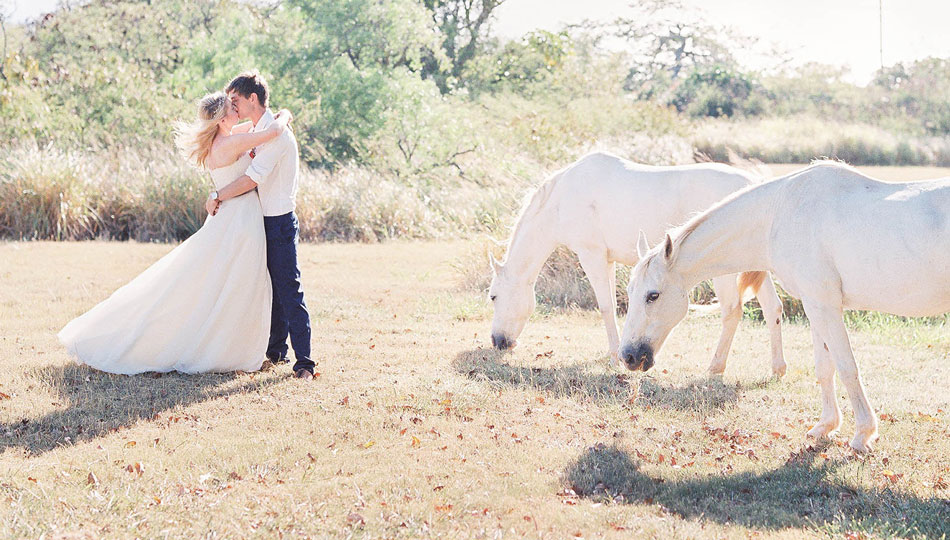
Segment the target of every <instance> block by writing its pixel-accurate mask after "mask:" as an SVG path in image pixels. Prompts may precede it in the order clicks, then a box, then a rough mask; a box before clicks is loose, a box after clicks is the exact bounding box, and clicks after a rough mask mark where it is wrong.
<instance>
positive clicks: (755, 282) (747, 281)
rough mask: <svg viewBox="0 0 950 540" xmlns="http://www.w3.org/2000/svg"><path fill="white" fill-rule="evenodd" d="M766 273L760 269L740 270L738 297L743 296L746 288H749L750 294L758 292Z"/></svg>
mask: <svg viewBox="0 0 950 540" xmlns="http://www.w3.org/2000/svg"><path fill="white" fill-rule="evenodd" d="M766 275H767V274H766V273H765V272H762V271H756V272H742V273H741V274H739V278H738V281H739V298H743V297H744V296H745V292H746V291H747V290H751V291H752V294H758V292H759V289H760V288H761V287H762V283H764V282H765V278H766Z"/></svg>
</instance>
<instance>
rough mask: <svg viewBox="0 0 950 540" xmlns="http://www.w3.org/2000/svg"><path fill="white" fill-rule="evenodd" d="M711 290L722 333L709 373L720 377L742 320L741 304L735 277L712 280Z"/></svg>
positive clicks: (731, 275)
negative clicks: (716, 304) (717, 310)
mask: <svg viewBox="0 0 950 540" xmlns="http://www.w3.org/2000/svg"><path fill="white" fill-rule="evenodd" d="M713 290H715V291H716V298H718V299H719V310H720V311H721V312H722V332H721V333H720V334H719V345H718V346H717V347H716V354H715V355H713V359H712V362H710V363H709V373H711V374H713V375H721V374H722V372H723V371H725V370H726V358H727V357H728V356H729V349H730V348H731V347H732V338H734V337H735V335H736V328H737V327H738V326H739V320H740V319H741V318H742V302H741V301H740V298H739V288H738V286H737V283H736V275H735V274H729V275H726V276H719V277H717V278H713Z"/></svg>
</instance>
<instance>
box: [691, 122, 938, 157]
mask: <svg viewBox="0 0 950 540" xmlns="http://www.w3.org/2000/svg"><path fill="white" fill-rule="evenodd" d="M692 141H693V144H694V145H695V146H696V149H697V150H698V151H700V152H702V153H704V154H706V155H708V156H709V157H711V158H712V159H713V160H715V161H726V162H728V161H729V153H730V150H732V151H734V152H736V153H738V154H739V155H740V156H743V157H747V158H755V159H758V160H761V161H764V162H766V163H808V162H810V161H811V160H812V159H815V158H817V157H822V156H827V157H833V158H838V159H842V160H844V161H847V162H848V163H850V164H852V165H937V166H942V167H945V166H950V138H947V137H933V136H923V135H920V136H915V135H911V134H907V133H895V132H891V131H887V130H885V129H883V128H881V127H878V126H873V125H870V124H858V123H842V122H839V121H835V120H826V119H822V118H814V117H806V116H791V117H785V118H758V119H741V120H734V121H729V120H715V121H713V120H707V121H703V122H699V123H697V125H696V127H695V131H694V132H693V135H692Z"/></svg>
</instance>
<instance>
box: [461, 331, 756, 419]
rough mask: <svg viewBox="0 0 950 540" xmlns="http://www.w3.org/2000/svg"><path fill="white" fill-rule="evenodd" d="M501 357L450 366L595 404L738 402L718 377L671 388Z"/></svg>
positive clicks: (485, 355)
mask: <svg viewBox="0 0 950 540" xmlns="http://www.w3.org/2000/svg"><path fill="white" fill-rule="evenodd" d="M506 354H508V353H506V352H504V351H498V350H495V349H484V348H481V347H479V348H477V349H474V350H470V351H463V352H460V353H458V354H457V355H456V356H455V359H454V360H453V361H452V367H453V368H454V369H455V371H456V372H458V373H460V374H462V375H465V376H466V377H468V378H469V379H472V380H475V381H482V382H486V383H489V384H491V385H493V386H496V387H508V388H530V389H534V390H537V391H541V392H545V393H548V394H550V395H552V396H554V397H569V398H583V399H590V400H592V401H594V402H596V403H617V402H626V403H629V404H632V405H634V406H637V407H642V408H648V407H656V408H661V409H669V410H680V411H707V412H708V411H712V410H719V409H724V408H725V407H727V406H734V405H735V403H736V402H737V401H738V400H739V392H738V390H739V388H738V387H737V386H733V385H728V384H725V383H723V381H722V379H721V378H718V377H713V378H706V377H697V378H694V379H692V380H690V381H688V382H687V383H686V385H685V386H674V385H672V384H669V383H666V382H662V381H659V380H657V379H654V378H653V377H650V376H647V375H640V376H638V375H634V374H630V375H627V374H615V373H609V372H605V371H602V370H600V371H599V372H592V371H591V368H592V367H596V365H595V364H590V363H578V364H573V365H569V366H558V367H525V366H515V365H511V364H509V363H507V362H505V361H504V357H505V355H506Z"/></svg>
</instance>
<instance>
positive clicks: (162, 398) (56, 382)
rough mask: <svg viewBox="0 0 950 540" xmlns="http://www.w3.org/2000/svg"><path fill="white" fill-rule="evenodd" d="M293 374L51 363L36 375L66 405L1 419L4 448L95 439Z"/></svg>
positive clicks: (45, 447)
mask: <svg viewBox="0 0 950 540" xmlns="http://www.w3.org/2000/svg"><path fill="white" fill-rule="evenodd" d="M288 376H289V374H288V375H285V376H281V375H273V376H268V375H267V374H266V373H261V374H259V375H256V376H254V378H250V377H249V376H247V375H244V374H238V373H226V374H204V375H184V374H179V373H167V374H158V373H150V374H142V375H134V376H126V375H112V374H109V373H103V372H101V371H96V370H93V369H89V368H88V367H86V366H81V365H78V364H72V363H71V364H68V365H65V366H56V367H45V368H40V369H37V370H36V371H34V372H33V373H32V374H31V377H32V378H33V379H35V380H36V381H37V382H38V383H39V384H42V385H44V386H48V387H50V389H51V390H52V392H53V394H54V395H56V394H58V398H56V401H57V403H58V404H60V405H63V406H65V409H61V410H57V411H55V412H52V413H50V414H48V415H46V416H44V417H42V418H38V419H29V418H23V419H20V420H13V421H12V422H9V423H3V424H0V453H2V452H3V451H4V450H6V449H7V448H22V449H23V450H25V451H26V452H27V453H29V454H32V455H38V454H42V453H44V452H47V451H49V450H52V449H55V448H59V447H62V446H71V445H74V444H77V443H81V442H85V441H89V440H91V439H95V438H97V437H100V436H102V435H105V434H107V433H109V432H112V431H115V430H117V429H120V428H124V427H128V426H131V425H132V424H134V423H136V422H138V421H139V420H151V419H153V418H155V416H156V415H158V414H159V413H161V412H163V411H167V410H170V409H175V408H177V407H183V406H187V405H190V404H192V403H197V402H201V401H207V400H212V399H217V398H220V397H224V396H229V395H233V394H240V393H243V392H247V391H251V390H255V389H258V388H263V387H266V386H271V385H273V384H275V383H277V382H280V381H282V380H284V379H285V378H287V377H288Z"/></svg>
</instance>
